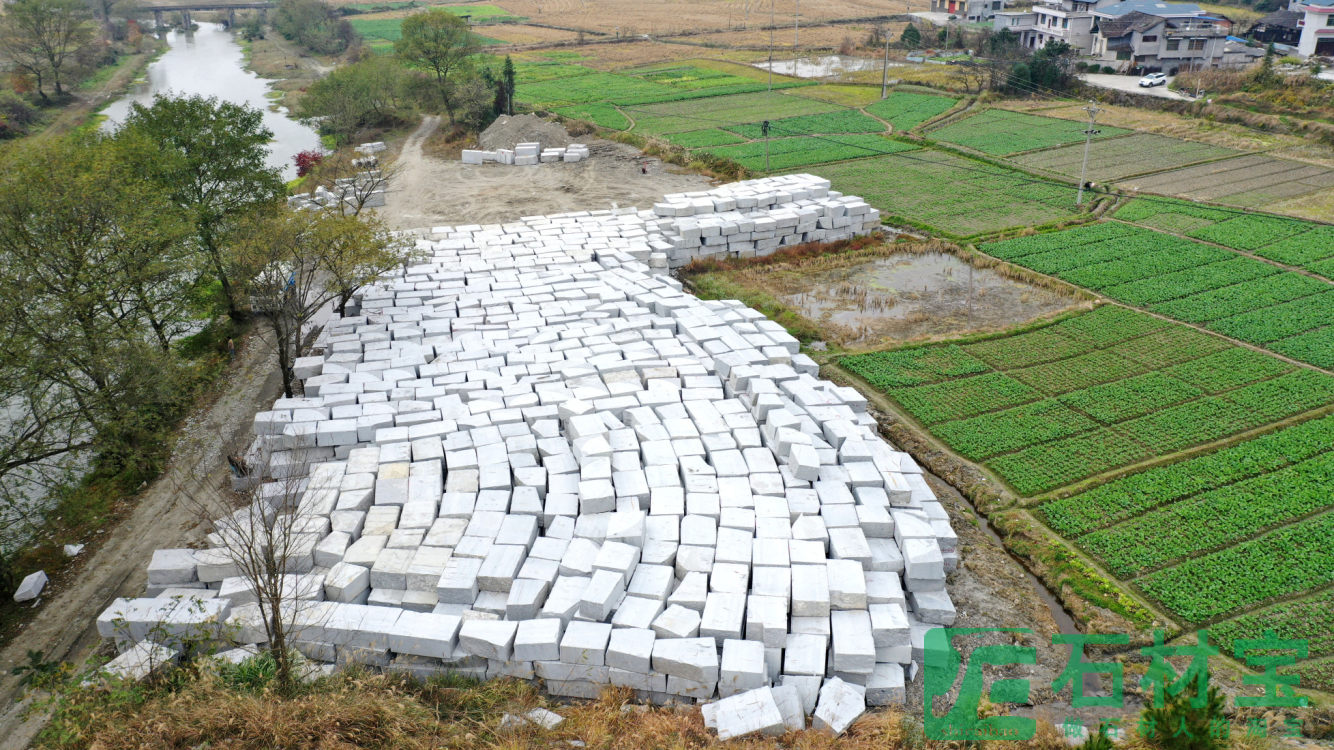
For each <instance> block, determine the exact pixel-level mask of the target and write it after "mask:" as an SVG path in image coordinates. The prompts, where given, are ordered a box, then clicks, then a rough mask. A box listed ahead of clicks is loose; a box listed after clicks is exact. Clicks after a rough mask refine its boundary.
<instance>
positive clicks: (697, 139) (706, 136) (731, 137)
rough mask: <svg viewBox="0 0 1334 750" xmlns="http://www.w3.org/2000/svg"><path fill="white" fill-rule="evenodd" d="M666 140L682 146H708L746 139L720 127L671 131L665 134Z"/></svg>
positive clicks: (728, 144) (723, 144) (739, 141)
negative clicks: (680, 131)
mask: <svg viewBox="0 0 1334 750" xmlns="http://www.w3.org/2000/svg"><path fill="white" fill-rule="evenodd" d="M667 140H669V141H671V142H672V143H675V144H676V145H678V146H682V147H684V148H708V147H709V146H730V145H732V144H734V143H745V140H746V139H744V138H742V137H741V136H739V135H737V134H735V133H729V132H727V131H726V130H722V129H720V128H705V129H703V130H688V131H686V132H684V133H671V134H669V135H668V136H667Z"/></svg>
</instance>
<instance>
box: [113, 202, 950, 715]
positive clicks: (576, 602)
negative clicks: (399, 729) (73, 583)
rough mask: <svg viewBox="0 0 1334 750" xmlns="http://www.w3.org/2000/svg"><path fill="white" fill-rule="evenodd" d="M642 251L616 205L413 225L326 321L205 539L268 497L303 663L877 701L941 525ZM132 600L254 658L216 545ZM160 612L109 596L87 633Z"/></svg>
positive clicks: (763, 354) (841, 400) (813, 379)
mask: <svg viewBox="0 0 1334 750" xmlns="http://www.w3.org/2000/svg"><path fill="white" fill-rule="evenodd" d="M647 236H648V234H647V232H646V229H645V224H644V221H643V218H642V217H641V216H640V215H639V214H638V212H629V213H619V212H615V213H613V212H602V213H598V214H587V215H582V216H577V215H567V216H565V217H555V218H551V217H530V218H529V219H525V220H523V221H520V222H516V223H514V224H512V225H501V226H470V227H454V228H438V229H436V230H433V231H432V232H430V233H429V239H421V240H418V242H419V244H420V246H421V248H422V249H423V250H424V251H428V252H429V253H430V254H431V257H430V260H429V262H426V263H423V264H421V265H418V266H414V267H411V268H409V269H407V271H406V273H404V274H402V275H401V276H399V277H398V278H395V279H393V280H392V281H390V282H387V283H384V284H382V285H379V286H377V287H373V288H370V289H367V290H366V291H365V292H364V293H363V294H362V295H361V299H360V310H361V314H360V315H358V316H355V317H345V318H335V319H333V320H332V321H331V322H330V323H329V324H328V326H327V327H326V330H325V332H324V334H323V336H322V343H323V348H324V353H323V355H322V356H319V357H314V358H305V359H303V360H301V361H299V362H298V363H297V374H298V376H299V377H301V378H302V379H303V381H304V385H305V396H304V397H301V398H291V399H287V398H284V399H279V400H278V401H277V402H275V404H274V408H273V409H272V410H270V411H266V412H262V413H260V414H258V415H257V416H256V418H255V431H256V433H257V435H258V436H259V437H258V439H257V440H258V442H260V443H262V445H263V448H264V450H263V454H264V455H266V456H267V457H268V461H267V468H268V471H267V475H268V477H270V478H273V479H274V480H275V481H272V482H269V483H268V484H265V485H263V487H262V488H261V491H260V493H259V497H258V499H257V500H256V502H255V504H254V506H253V507H251V508H249V509H248V510H246V511H243V512H242V515H241V516H238V517H233V518H229V519H222V520H221V521H219V523H218V529H217V531H215V533H214V535H213V536H212V537H211V541H213V542H214V544H215V546H218V547H220V546H221V544H220V543H221V542H222V541H223V540H224V539H225V538H226V537H225V535H226V534H227V529H228V528H229V525H230V524H234V523H237V522H238V521H237V518H244V517H245V516H244V513H247V512H248V513H252V514H253V513H259V514H268V516H270V517H271V515H272V514H274V513H276V512H279V510H281V509H284V508H291V507H292V506H293V505H294V504H295V506H296V508H297V512H296V517H294V518H293V519H292V520H293V523H292V524H291V526H293V527H294V528H296V529H297V530H298V532H299V534H300V535H301V537H300V539H299V543H298V544H297V545H295V551H294V553H293V555H292V556H291V558H290V559H289V560H288V566H287V570H288V572H289V574H290V581H291V586H292V588H291V590H292V591H293V596H294V597H297V598H299V599H300V600H301V601H302V603H303V606H301V607H299V608H297V609H298V611H297V613H296V615H295V616H296V617H297V618H298V619H299V623H298V628H297V632H298V636H297V638H296V641H297V645H298V647H300V648H301V649H302V650H303V651H304V652H306V653H307V655H309V656H312V657H313V658H317V659H322V660H326V661H336V662H342V663H348V662H356V663H364V664H370V665H375V666H380V667H384V668H388V669H396V670H403V671H409V672H413V673H417V674H429V673H433V672H439V671H446V670H452V671H456V672H463V673H465V674H469V675H472V676H476V677H500V676H508V677H516V678H520V679H537V678H540V679H541V680H542V681H543V684H544V685H545V687H546V689H547V690H549V691H550V692H551V693H553V694H557V695H568V696H584V697H589V696H594V695H596V694H597V693H598V692H599V691H600V690H601V689H602V688H603V687H605V686H607V685H626V686H629V687H632V688H634V689H636V690H637V691H640V694H641V695H642V696H643V697H644V698H645V699H649V700H659V701H660V700H667V699H669V698H677V699H681V698H688V699H697V700H700V701H708V700H712V699H714V698H716V697H729V696H734V695H738V694H741V693H745V692H747V691H751V690H756V689H761V688H764V687H767V686H772V685H778V686H780V687H781V686H784V685H787V686H791V687H792V688H794V689H795V690H796V691H797V693H798V695H799V696H800V697H801V699H802V704H803V710H804V711H805V712H807V713H809V712H811V711H813V710H815V709H816V696H818V695H819V694H820V691H821V690H823V689H825V688H826V687H828V686H829V685H831V684H832V681H833V680H835V679H837V680H838V681H839V682H840V684H844V685H851V686H855V688H854V690H855V691H856V692H860V693H862V694H863V695H864V699H865V700H866V701H867V702H871V703H875V702H894V701H901V700H902V699H903V695H904V686H905V683H906V682H910V681H911V678H912V677H913V676H914V675H915V672H916V670H915V667H914V666H913V665H914V663H920V661H921V658H922V647H923V638H924V634H925V631H926V630H927V629H928V628H930V627H932V626H934V625H947V624H950V623H952V622H953V619H954V608H953V605H952V604H951V602H950V599H949V596H948V593H947V592H946V590H945V576H946V574H947V573H948V572H949V571H950V570H952V569H953V568H954V567H955V566H956V565H957V561H958V551H957V545H956V537H955V536H954V533H953V532H952V531H951V529H950V526H949V522H948V517H947V515H946V514H945V512H944V510H943V509H942V508H941V506H940V504H939V503H938V502H936V499H935V497H934V496H933V494H932V492H931V490H930V488H929V487H928V486H927V484H926V482H925V481H924V480H923V478H922V475H921V472H920V469H919V468H918V467H917V465H916V464H915V463H914V462H913V460H912V459H911V457H909V456H908V455H907V454H905V453H902V452H900V451H897V450H895V449H894V448H893V447H892V446H890V445H889V444H887V443H886V442H884V441H883V440H882V439H881V438H880V437H879V436H878V434H877V432H876V426H875V421H874V419H873V418H872V417H871V416H870V415H869V414H868V413H867V411H866V400H865V398H864V397H862V396H861V395H860V394H858V393H857V392H856V391H855V390H853V389H850V388H845V387H838V386H835V385H833V384H831V383H829V382H827V381H823V380H820V379H818V377H817V369H818V368H817V366H816V364H815V363H814V362H813V361H811V360H810V359H809V358H808V357H806V356H805V355H802V354H800V353H799V352H798V345H797V342H796V340H795V339H793V338H792V337H791V336H789V335H788V334H787V333H786V332H785V331H784V330H783V329H782V328H781V327H780V326H778V325H777V324H775V323H773V322H772V321H769V320H767V319H765V318H764V317H763V316H762V315H760V314H759V313H757V312H755V311H753V310H750V309H748V308H746V307H744V306H742V305H741V304H740V303H737V302H735V301H713V302H703V301H700V300H699V299H697V298H695V297H693V296H691V295H689V294H687V293H685V292H683V291H682V290H681V287H680V284H679V282H677V281H675V280H674V279H671V278H670V277H666V276H661V275H655V274H653V273H651V271H650V269H649V267H648V266H646V265H645V264H644V263H642V262H640V261H639V260H637V259H636V257H635V249H636V248H638V247H640V246H641V245H642V243H644V242H645V241H646V239H645V238H646V237H647ZM149 583H150V590H149V592H148V595H149V596H156V595H162V596H163V597H172V596H178V595H185V596H187V597H188V596H189V595H190V594H191V592H198V593H199V594H200V595H201V596H202V597H204V599H205V601H208V602H212V603H211V604H209V607H210V609H208V610H207V615H206V616H207V617H209V618H212V619H210V620H209V621H210V622H212V621H215V620H216V621H218V622H222V623H226V627H225V628H224V629H223V630H222V631H221V632H224V633H227V634H229V636H230V637H231V638H233V639H234V640H239V641H240V642H242V643H259V642H262V641H263V640H264V630H263V627H262V622H261V620H260V618H259V611H258V607H257V605H256V602H255V598H254V594H253V592H251V591H250V590H249V588H248V586H247V585H246V583H245V581H244V580H243V579H242V578H241V577H240V575H239V570H237V568H236V566H235V565H233V564H232V563H231V562H230V560H229V557H228V554H227V553H226V552H225V551H223V550H222V549H217V548H215V549H207V550H195V551H191V550H164V551H160V552H159V553H158V555H155V557H154V561H153V563H152V564H151V565H150V567H149ZM162 606H164V605H163V604H162V600H160V599H138V600H122V601H118V602H116V603H115V604H114V605H113V607H112V608H110V609H108V611H107V613H106V614H105V615H104V620H105V621H106V623H107V625H106V628H105V629H104V634H108V635H110V634H112V632H113V628H111V626H110V624H109V623H111V622H113V621H120V622H131V623H133V624H134V625H133V628H132V629H133V630H134V633H135V634H136V635H138V636H140V637H146V633H147V632H148V629H149V626H150V625H151V623H152V622H154V618H156V617H157V616H158V615H157V614H156V613H157V612H159V611H160V608H161V607H162ZM155 608H156V609H155ZM117 612H119V613H120V616H119V617H117ZM201 616H203V615H201ZM102 624H104V623H102V622H99V625H102ZM128 640H129V641H133V640H139V638H134V637H131V638H129V639H128ZM905 672H906V673H907V674H905ZM905 678H907V679H905ZM834 692H836V693H838V694H839V695H844V693H845V692H846V691H843V689H842V688H839V689H838V690H836V691H834ZM840 700H842V698H840Z"/></svg>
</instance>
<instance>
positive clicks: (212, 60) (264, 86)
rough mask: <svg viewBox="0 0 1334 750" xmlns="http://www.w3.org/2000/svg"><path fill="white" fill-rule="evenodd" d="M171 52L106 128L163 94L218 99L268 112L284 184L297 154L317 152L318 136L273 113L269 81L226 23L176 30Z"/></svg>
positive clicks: (273, 159)
mask: <svg viewBox="0 0 1334 750" xmlns="http://www.w3.org/2000/svg"><path fill="white" fill-rule="evenodd" d="M167 44H168V45H170V47H169V49H168V50H167V51H166V52H164V53H163V54H162V56H161V57H159V58H158V59H157V60H155V61H154V62H153V63H151V64H150V65H149V66H148V75H147V81H146V82H144V83H141V84H137V85H136V86H135V88H134V90H133V91H132V92H131V93H129V94H127V95H126V96H124V97H122V98H121V99H118V100H116V101H115V102H113V103H112V104H111V105H109V106H108V107H107V108H106V109H104V110H102V114H103V115H105V116H106V118H107V120H106V122H105V123H104V124H103V126H102V127H103V128H104V129H107V130H112V129H115V128H116V127H117V126H118V125H119V124H120V123H122V122H124V120H125V117H126V116H127V115H128V114H129V113H130V105H131V104H136V103H137V104H151V103H152V101H153V97H155V96H157V95H159V94H163V95H187V96H188V95H194V94H198V95H201V96H216V97H218V98H219V99H223V100H226V101H229V102H234V103H236V104H244V105H247V106H250V107H254V108H255V109H258V110H260V111H261V112H263V113H264V126H265V127H267V128H268V129H269V130H270V131H272V132H273V141H272V142H271V144H270V146H269V159H268V161H269V165H270V166H273V167H277V168H279V169H281V170H282V171H283V179H285V180H291V179H293V178H295V177H296V166H295V165H294V164H293V163H292V157H293V156H295V155H296V154H297V152H299V151H305V150H307V149H313V148H318V147H319V145H320V137H319V134H317V133H316V132H315V131H314V130H312V129H311V128H309V127H307V126H305V125H303V124H301V123H300V122H297V121H296V120H294V119H292V118H291V117H288V116H287V114H286V112H275V111H273V110H271V109H270V108H269V107H270V105H272V103H273V102H272V101H270V100H269V99H268V97H267V94H268V93H269V83H268V81H266V80H264V79H263V78H260V77H259V76H257V75H255V74H254V73H252V72H251V71H249V70H246V67H245V55H244V54H243V52H242V51H241V45H239V44H237V42H236V40H235V39H234V38H233V37H232V35H231V33H230V32H228V31H227V30H226V29H225V28H224V27H223V26H222V24H218V23H201V24H199V29H198V30H197V31H195V32H194V33H192V34H187V33H185V32H183V31H178V30H175V29H173V30H172V31H170V32H169V33H168V34H167Z"/></svg>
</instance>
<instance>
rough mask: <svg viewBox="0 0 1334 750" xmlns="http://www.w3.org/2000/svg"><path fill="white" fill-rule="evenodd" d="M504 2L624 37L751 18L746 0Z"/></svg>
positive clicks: (848, 6) (783, 12) (899, 8)
mask: <svg viewBox="0 0 1334 750" xmlns="http://www.w3.org/2000/svg"><path fill="white" fill-rule="evenodd" d="M501 6H502V7H503V8H505V10H508V11H509V12H511V13H514V14H515V15H519V16H523V17H525V18H528V19H530V20H532V21H537V22H540V23H545V24H552V25H555V26H564V27H568V28H580V29H593V30H597V31H603V32H607V33H613V34H614V33H615V32H616V29H617V28H619V29H620V30H621V33H622V34H623V35H633V34H655V35H657V34H679V33H682V32H689V31H725V30H739V29H742V28H743V24H745V23H746V20H747V14H746V12H745V6H744V4H743V3H739V2H735V1H734V0H678V1H677V2H671V3H644V2H638V1H637V0H597V1H596V2H586V1H585V0H506V1H505V2H503V3H502V4H501ZM752 6H753V7H751V9H750V13H749V21H750V25H751V26H752V27H754V26H759V25H761V24H767V23H768V22H769V7H768V6H756V5H755V4H752ZM796 8H797V2H796V0H778V1H777V2H776V4H775V5H774V8H773V12H774V16H775V19H776V22H777V23H778V24H779V25H790V24H791V22H792V19H793V13H794V12H795V10H796ZM928 8H929V4H928V3H927V2H926V1H925V0H905V2H903V3H901V4H900V3H895V4H894V5H893V6H888V5H886V4H885V3H881V2H874V1H873V0H825V1H824V2H818V3H816V2H807V3H801V18H802V20H803V21H807V22H815V21H832V20H838V19H853V18H869V17H873V16H883V15H887V14H891V13H903V12H905V11H907V10H914V11H918V10H927V9H928ZM766 41H767V40H766Z"/></svg>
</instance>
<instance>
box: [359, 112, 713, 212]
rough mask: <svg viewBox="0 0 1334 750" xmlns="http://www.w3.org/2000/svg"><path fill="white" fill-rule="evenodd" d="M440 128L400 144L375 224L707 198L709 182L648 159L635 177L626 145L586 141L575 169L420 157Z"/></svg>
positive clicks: (435, 121) (633, 155)
mask: <svg viewBox="0 0 1334 750" xmlns="http://www.w3.org/2000/svg"><path fill="white" fill-rule="evenodd" d="M439 125H440V118H439V117H427V118H425V119H424V120H422V124H421V127H419V128H417V130H416V131H415V132H413V134H412V135H411V136H409V137H408V140H407V141H406V142H405V143H404V144H403V149H402V151H401V152H400V153H399V157H398V160H397V161H396V162H395V166H396V168H397V170H398V171H397V172H396V173H395V174H394V175H393V178H392V180H391V181H390V184H389V191H388V195H387V197H386V200H385V207H384V208H382V209H380V216H381V217H382V218H384V219H385V221H387V222H389V225H390V226H392V227H394V228H396V229H416V228H419V227H432V226H446V225H459V224H489V223H497V222H502V221H510V220H512V219H517V218H518V217H520V216H535V215H539V214H551V213H560V212H562V211H583V210H595V209H600V208H610V207H611V204H612V203H617V204H619V205H620V206H621V207H625V206H638V207H639V208H648V207H649V206H651V205H652V203H653V202H654V201H655V200H658V199H660V198H661V197H662V196H663V194H665V193H679V192H685V191H690V190H707V189H708V188H709V187H711V183H710V182H709V179H708V178H707V177H703V176H701V175H697V174H690V173H684V172H683V173H678V172H676V171H673V170H675V169H676V167H674V166H672V165H669V164H663V163H662V162H660V161H658V160H656V159H653V160H651V162H650V166H649V173H648V174H647V175H645V174H641V173H640V168H639V163H640V158H641V156H640V152H639V150H638V149H635V148H631V147H630V146H626V145H624V144H620V143H615V142H612V141H606V140H602V139H600V138H589V139H586V140H584V142H585V143H587V144H588V147H589V153H590V158H588V159H587V160H585V161H581V162H576V163H573V164H565V163H563V162H562V163H556V164H540V165H538V166H535V167H513V166H505V165H503V164H464V163H462V162H459V161H445V160H443V159H437V158H434V157H431V156H427V155H425V154H423V153H422V143H423V142H424V141H425V140H426V139H427V138H429V137H430V135H431V133H433V132H435V129H436V128H437V127H438V126H439Z"/></svg>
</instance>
